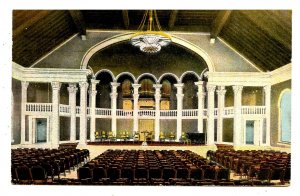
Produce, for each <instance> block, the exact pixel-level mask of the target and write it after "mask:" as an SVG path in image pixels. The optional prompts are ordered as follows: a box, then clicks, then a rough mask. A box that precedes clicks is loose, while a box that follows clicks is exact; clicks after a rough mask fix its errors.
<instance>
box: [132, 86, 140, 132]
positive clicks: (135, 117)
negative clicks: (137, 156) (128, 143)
mask: <svg viewBox="0 0 300 196" xmlns="http://www.w3.org/2000/svg"><path fill="white" fill-rule="evenodd" d="M132 87H133V135H134V134H135V133H136V132H138V131H139V119H138V110H139V88H140V87H141V85H140V84H132Z"/></svg>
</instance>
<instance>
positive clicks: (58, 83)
mask: <svg viewBox="0 0 300 196" xmlns="http://www.w3.org/2000/svg"><path fill="white" fill-rule="evenodd" d="M51 86H52V89H53V90H60V87H61V83H60V82H51Z"/></svg>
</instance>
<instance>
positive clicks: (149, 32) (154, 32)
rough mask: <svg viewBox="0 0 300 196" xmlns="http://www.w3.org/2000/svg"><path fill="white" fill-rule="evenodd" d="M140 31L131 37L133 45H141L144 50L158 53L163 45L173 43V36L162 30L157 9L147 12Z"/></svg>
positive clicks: (139, 28)
mask: <svg viewBox="0 0 300 196" xmlns="http://www.w3.org/2000/svg"><path fill="white" fill-rule="evenodd" d="M147 19H148V21H147V25H145V23H146V20H147ZM146 27H147V28H146ZM138 31H139V32H137V33H135V34H134V35H133V36H132V37H131V39H130V42H131V44H132V45H133V46H136V47H139V48H140V50H141V51H142V52H145V53H149V54H151V53H157V52H159V51H160V50H161V47H163V46H167V45H169V44H170V43H171V36H170V35H168V34H166V33H164V32H163V31H162V29H161V26H160V24H159V21H158V18H157V14H156V11H155V10H149V11H146V12H145V14H144V16H143V19H142V21H141V24H140V26H139V27H138Z"/></svg>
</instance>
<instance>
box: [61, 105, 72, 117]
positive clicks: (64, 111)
mask: <svg viewBox="0 0 300 196" xmlns="http://www.w3.org/2000/svg"><path fill="white" fill-rule="evenodd" d="M59 114H64V115H70V114H71V107H70V106H69V105H64V104H59Z"/></svg>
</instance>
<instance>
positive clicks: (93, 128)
mask: <svg viewBox="0 0 300 196" xmlns="http://www.w3.org/2000/svg"><path fill="white" fill-rule="evenodd" d="M99 82H100V80H93V79H92V80H91V89H90V116H91V118H90V141H95V131H96V119H95V110H96V95H97V90H96V85H97V84H98V83H99Z"/></svg>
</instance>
